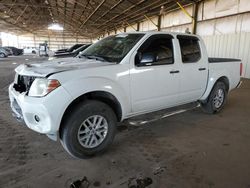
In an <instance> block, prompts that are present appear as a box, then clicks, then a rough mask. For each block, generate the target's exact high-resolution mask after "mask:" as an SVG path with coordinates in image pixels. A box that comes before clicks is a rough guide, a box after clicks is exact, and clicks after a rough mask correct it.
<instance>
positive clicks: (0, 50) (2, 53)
mask: <svg viewBox="0 0 250 188" xmlns="http://www.w3.org/2000/svg"><path fill="white" fill-rule="evenodd" d="M4 57H8V52H7V51H6V50H5V49H4V48H3V47H0V58H4Z"/></svg>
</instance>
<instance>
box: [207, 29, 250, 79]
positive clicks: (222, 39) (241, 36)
mask: <svg viewBox="0 0 250 188" xmlns="http://www.w3.org/2000/svg"><path fill="white" fill-rule="evenodd" d="M203 39H204V41H205V44H206V46H207V51H208V55H209V56H211V57H228V58H240V59H242V62H243V68H244V69H243V76H244V77H246V78H250V33H246V32H242V33H235V34H224V35H211V36H204V37H203Z"/></svg>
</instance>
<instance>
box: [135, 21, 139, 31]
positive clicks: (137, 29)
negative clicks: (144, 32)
mask: <svg viewBox="0 0 250 188" xmlns="http://www.w3.org/2000/svg"><path fill="white" fill-rule="evenodd" d="M136 26H137V28H136V31H140V22H137V24H136Z"/></svg>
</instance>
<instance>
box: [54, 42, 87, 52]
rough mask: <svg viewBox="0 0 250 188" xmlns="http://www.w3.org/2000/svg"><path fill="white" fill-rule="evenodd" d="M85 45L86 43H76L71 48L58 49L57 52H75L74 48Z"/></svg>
mask: <svg viewBox="0 0 250 188" xmlns="http://www.w3.org/2000/svg"><path fill="white" fill-rule="evenodd" d="M83 45H86V44H75V45H73V46H71V47H70V48H66V49H60V50H57V51H56V52H55V54H60V53H65V52H73V51H74V50H76V49H77V48H80V47H81V46H83Z"/></svg>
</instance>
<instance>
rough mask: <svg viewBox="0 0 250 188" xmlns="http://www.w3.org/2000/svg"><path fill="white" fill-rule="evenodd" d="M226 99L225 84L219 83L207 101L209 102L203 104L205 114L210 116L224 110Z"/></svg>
mask: <svg viewBox="0 0 250 188" xmlns="http://www.w3.org/2000/svg"><path fill="white" fill-rule="evenodd" d="M226 98H227V89H226V85H225V83H224V82H220V81H218V82H217V83H216V84H215V85H214V87H213V89H212V91H211V93H210V95H209V97H208V99H207V102H205V103H201V107H202V109H203V111H204V112H206V113H209V114H215V113H217V112H219V111H220V110H221V109H222V108H223V106H224V104H225V102H226Z"/></svg>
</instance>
